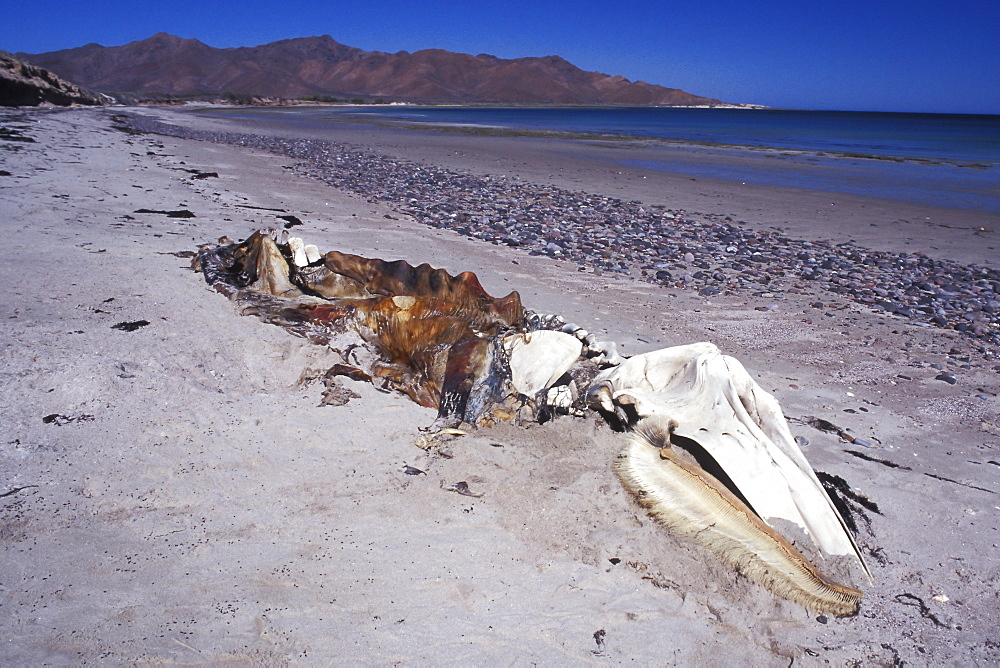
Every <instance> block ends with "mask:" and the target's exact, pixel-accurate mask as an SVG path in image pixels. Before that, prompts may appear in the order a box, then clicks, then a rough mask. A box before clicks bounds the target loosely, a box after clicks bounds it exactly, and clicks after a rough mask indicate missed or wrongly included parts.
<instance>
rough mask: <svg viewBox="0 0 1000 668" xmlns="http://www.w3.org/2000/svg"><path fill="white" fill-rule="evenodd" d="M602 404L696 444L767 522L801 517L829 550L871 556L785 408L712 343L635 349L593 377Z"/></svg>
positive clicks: (593, 389)
mask: <svg viewBox="0 0 1000 668" xmlns="http://www.w3.org/2000/svg"><path fill="white" fill-rule="evenodd" d="M588 395H589V396H590V397H591V400H592V401H593V402H594V403H596V404H597V405H599V406H600V407H601V408H602V409H604V410H607V411H613V410H614V408H615V404H618V405H625V406H632V407H633V408H634V410H635V413H636V414H637V415H638V416H639V417H640V418H644V417H649V416H654V415H655V416H657V417H659V418H661V420H660V422H659V424H668V423H669V424H670V425H671V431H670V433H671V434H676V435H678V436H684V437H686V438H690V439H691V440H693V441H695V442H697V443H698V444H699V445H701V446H702V447H703V448H705V450H707V451H708V453H709V454H710V455H712V457H714V458H715V460H716V461H717V462H718V463H719V465H720V466H721V467H722V468H723V469H724V470H725V472H726V473H727V474H728V475H729V477H730V478H731V479H732V481H733V483H734V484H735V485H736V486H737V487H738V488H739V490H740V492H741V493H742V494H743V495H744V496H745V497H746V499H747V501H748V502H749V503H750V506H751V507H752V508H753V509H754V510H755V511H756V512H757V514H758V515H760V517H762V518H763V519H764V521H771V520H773V519H775V518H780V519H785V520H788V521H790V522H794V523H795V524H797V525H798V526H800V527H801V528H802V529H803V530H805V531H806V532H807V533H808V534H809V535H810V536H811V537H812V539H813V541H814V542H815V543H816V544H817V545H818V546H819V547H820V548H822V549H823V550H824V551H826V552H827V553H828V554H842V555H853V556H854V557H856V558H857V561H858V563H859V564H860V565H861V567H862V568H863V569H864V571H865V574H866V575H869V576H870V573H869V572H868V569H867V567H866V566H865V565H864V560H863V559H862V557H861V553H860V552H859V550H858V547H857V545H856V544H855V542H854V539H853V538H852V537H851V535H850V533H849V532H848V530H847V527H846V526H845V524H844V521H843V519H842V518H841V517H840V514H839V513H838V512H837V510H836V509H835V508H834V506H833V502H832V501H831V500H830V497H829V496H828V495H827V494H826V492H825V491H824V490H823V486H822V485H821V484H820V482H819V480H818V479H817V478H816V474H815V473H814V472H813V470H812V468H811V467H810V466H809V463H808V462H807V461H806V459H805V456H804V455H803V454H802V451H801V450H800V449H799V447H798V445H797V444H796V443H795V440H794V439H793V437H792V435H791V432H790V431H789V429H788V424H787V423H786V422H785V418H784V415H783V414H782V412H781V407H780V406H779V405H778V402H777V401H775V399H774V397H772V396H771V395H770V394H768V393H767V392H765V391H764V390H763V389H762V388H761V387H760V386H759V385H757V383H756V382H755V381H754V380H753V378H751V377H750V375H749V374H748V373H747V372H746V370H745V369H744V368H743V365H742V364H740V363H739V361H737V360H736V359H734V358H732V357H728V356H726V355H723V354H722V353H721V352H720V351H719V349H718V348H716V347H715V346H714V345H713V344H711V343H695V344H691V345H687V346H676V347H674V348H665V349H663V350H658V351H655V352H651V353H646V354H644V355H636V356H634V357H632V358H630V359H628V360H625V361H623V362H622V363H621V364H620V365H618V366H617V367H614V368H612V369H608V370H607V371H605V372H603V373H601V374H600V375H599V376H597V378H595V379H594V383H593V385H592V387H591V389H590V391H589V392H588Z"/></svg>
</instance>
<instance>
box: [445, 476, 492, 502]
mask: <svg viewBox="0 0 1000 668" xmlns="http://www.w3.org/2000/svg"><path fill="white" fill-rule="evenodd" d="M441 489H443V490H444V491H446V492H455V493H457V494H461V495H462V496H471V497H473V498H475V499H481V498H482V497H483V495H482V494H476V493H475V492H473V491H472V490H471V489H469V483H467V482H465V481H464V480H462V481H460V482H456V483H452V484H450V485H444V486H442V487H441Z"/></svg>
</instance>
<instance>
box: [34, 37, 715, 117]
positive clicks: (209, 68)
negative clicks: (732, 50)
mask: <svg viewBox="0 0 1000 668" xmlns="http://www.w3.org/2000/svg"><path fill="white" fill-rule="evenodd" d="M27 57H28V58H30V60H31V61H32V62H34V63H37V64H39V65H41V66H43V67H46V68H48V69H50V70H52V71H53V72H56V73H58V74H59V75H60V76H63V77H65V78H67V79H70V80H72V81H76V82H78V83H80V84H81V85H84V86H87V87H89V88H94V89H97V90H103V91H109V92H112V91H113V92H127V93H139V94H171V95H205V94H208V95H211V94H220V93H227V92H232V93H239V94H246V95H257V96H267V97H287V98H295V97H301V96H306V95H330V96H333V97H341V98H344V97H348V98H349V97H357V96H363V97H384V98H386V99H393V100H405V101H412V102H456V103H468V102H497V103H555V104H621V105H706V104H720V103H719V101H718V100H713V99H709V98H704V97H699V96H697V95H692V94H690V93H686V92H684V91H682V90H677V89H675V88H665V87H663V86H656V85H653V84H648V83H645V82H641V81H640V82H631V81H629V80H628V79H626V78H624V77H621V76H611V75H607V74H601V73H599V72H585V71H583V70H581V69H580V68H578V67H576V66H575V65H573V64H571V63H569V62H567V61H566V60H564V59H562V58H560V57H558V56H546V57H543V58H517V59H512V60H511V59H501V58H497V57H495V56H490V55H485V54H481V55H478V56H472V55H469V54H464V53H452V52H449V51H442V50H439V49H427V50H423V51H417V52H416V53H408V52H406V51H400V52H399V53H383V52H380V51H363V50H361V49H357V48H354V47H350V46H345V45H343V44H340V43H338V42H336V41H335V40H333V39H332V38H331V37H330V36H328V35H323V36H321V37H303V38H298V39H286V40H281V41H278V42H272V43H270V44H264V45H262V46H254V47H238V48H229V49H216V48H214V47H211V46H208V45H207V44H204V43H202V42H199V41H198V40H196V39H182V38H180V37H175V36H173V35H168V34H166V33H158V34H156V35H153V36H152V37H150V38H149V39H145V40H142V41H138V42H132V43H130V44H125V45H124V46H114V47H105V46H101V45H98V44H88V45H86V46H82V47H78V48H75V49H66V50H63V51H51V52H48V53H40V54H30V55H28V56H27Z"/></svg>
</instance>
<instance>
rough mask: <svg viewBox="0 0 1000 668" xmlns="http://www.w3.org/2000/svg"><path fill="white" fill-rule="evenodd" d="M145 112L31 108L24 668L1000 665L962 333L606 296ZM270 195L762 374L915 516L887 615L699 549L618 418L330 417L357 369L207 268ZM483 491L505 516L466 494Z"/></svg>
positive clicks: (345, 232) (24, 243)
mask: <svg viewBox="0 0 1000 668" xmlns="http://www.w3.org/2000/svg"><path fill="white" fill-rule="evenodd" d="M112 113H113V112H111V111H108V110H74V111H60V112H35V113H29V114H24V115H20V117H21V119H22V120H16V118H14V117H16V116H18V114H14V115H13V116H12V115H11V114H0V116H2V119H0V123H2V124H4V125H16V126H24V127H26V128H27V129H26V130H25V133H26V134H28V135H30V136H32V137H34V138H36V139H37V143H33V144H21V143H16V144H15V143H14V142H5V141H0V169H3V170H6V171H9V172H11V176H0V220H2V221H3V226H4V228H3V232H4V237H5V239H6V243H5V244H4V245H3V246H2V247H0V278H2V281H3V284H4V286H5V292H4V296H3V298H2V299H0V323H2V330H0V331H2V334H3V348H2V373H3V375H4V382H3V384H2V389H0V414H2V415H3V416H4V418H3V425H4V432H5V433H4V434H3V435H2V437H0V472H2V478H0V494H2V495H3V496H2V497H0V504H2V505H0V507H2V512H3V515H2V519H0V554H2V557H0V642H2V649H0V663H3V664H4V665H41V664H57V665H78V664H82V663H108V664H125V663H163V662H166V663H182V664H207V663H221V662H225V661H235V662H238V663H241V664H264V665H283V664H288V663H295V664H313V663H317V664H329V663H348V664H359V663H361V664H387V663H395V662H399V663H406V664H427V663H432V664H441V663H452V664H499V663H504V664H507V663H514V664H528V663H532V662H536V663H544V664H550V665H564V664H570V663H572V664H581V663H606V662H610V663H631V662H636V663H640V664H684V665H789V663H790V662H792V661H794V662H795V663H796V664H806V665H813V664H815V665H819V664H826V663H829V664H833V665H848V664H849V665H882V664H892V663H893V662H894V661H905V662H906V663H908V664H916V665H929V664H934V665H940V664H963V665H970V664H976V663H978V664H980V665H986V664H991V663H995V662H997V660H998V658H1000V639H998V636H997V635H996V629H997V627H998V623H1000V612H998V611H1000V601H998V589H1000V568H998V560H997V542H998V525H1000V520H998V505H1000V497H998V494H997V492H998V491H1000V482H998V472H1000V466H998V465H997V464H996V462H997V461H1000V426H998V425H1000V403H998V399H997V396H996V395H997V392H998V390H1000V382H998V381H1000V374H998V373H997V371H996V370H994V369H993V365H994V364H996V362H995V361H992V362H991V361H984V360H983V359H982V358H981V357H977V356H976V353H975V352H974V347H973V346H972V345H971V344H970V343H969V342H967V341H965V340H964V339H962V338H960V337H959V336H958V335H957V334H955V333H954V332H946V331H942V330H937V329H931V328H921V327H916V326H913V325H911V324H908V323H907V322H906V321H904V320H902V319H899V318H895V317H886V316H879V315H875V314H872V313H870V312H868V311H866V310H863V309H861V308H860V307H858V306H856V305H854V304H851V303H847V302H838V301H835V300H830V298H829V296H824V297H823V299H824V300H825V301H827V304H828V306H827V307H826V308H825V309H822V310H817V309H813V308H810V307H809V306H808V304H809V303H810V302H812V301H814V298H812V297H810V296H808V295H802V296H801V299H799V300H795V299H793V298H792V297H789V298H787V299H784V300H781V301H775V300H768V299H766V298H751V297H733V298H726V299H722V298H711V299H706V298H704V297H698V296H697V295H695V294H693V293H689V292H683V291H681V292H678V291H676V290H666V289H661V288H658V287H655V286H652V285H648V284H643V283H639V282H634V281H632V280H630V279H624V278H617V277H611V278H609V277H595V276H593V275H589V274H588V275H583V274H580V273H578V272H576V271H575V266H568V265H565V264H563V263H560V262H558V261H554V260H550V259H547V258H541V257H528V256H526V255H524V254H522V253H518V252H517V251H516V250H515V249H509V248H504V247H499V246H492V245H489V244H485V243H482V242H476V241H471V240H468V239H465V238H462V237H460V236H458V235H455V234H452V233H450V232H444V231H440V230H430V229H428V228H425V227H423V226H420V225H417V224H415V223H413V222H412V221H410V220H407V219H406V218H405V217H402V216H400V214H398V213H397V212H395V211H393V210H392V209H391V208H388V207H387V206H383V205H379V204H369V203H367V202H365V201H364V199H363V198H360V197H357V196H353V195H350V194H347V193H344V192H339V191H337V190H334V189H331V188H329V187H327V186H324V185H322V184H319V183H316V182H312V181H309V180H304V179H301V178H296V177H294V176H293V175H292V174H291V173H290V171H289V170H287V169H285V168H284V167H285V166H287V165H289V164H291V161H290V160H289V159H287V158H280V157H275V156H271V155H266V154H260V153H256V152H253V151H247V150H244V149H239V148H236V147H231V146H217V145H209V144H200V143H196V142H190V141H182V140H177V139H172V138H162V137H157V136H129V135H126V134H124V133H122V132H119V131H116V130H112V129H110V128H111V122H110V116H111V114H112ZM466 139H468V138H463V141H464V140H466ZM15 148H16V150H14V149H15ZM187 169H199V170H203V171H216V172H218V173H219V177H218V178H209V179H204V180H192V179H191V178H190V177H191V174H190V173H189V172H187V171H185V170H187ZM601 186H602V184H600V183H596V182H595V183H594V184H593V187H595V188H596V187H601ZM579 187H580V188H581V189H588V184H587V183H582V184H580V186H579ZM249 207H267V208H280V209H283V210H284V211H285V212H286V213H289V214H293V215H296V216H298V217H299V218H301V219H302V220H303V221H304V222H305V225H304V226H302V227H298V228H295V231H296V232H299V233H300V234H301V236H303V237H304V238H305V239H306V241H307V242H308V243H315V244H317V245H318V246H319V247H320V248H321V249H324V250H326V249H339V250H344V251H349V252H357V253H362V254H365V255H370V256H379V257H383V258H385V259H395V258H402V259H406V260H409V261H411V262H423V261H427V262H430V263H431V264H432V265H435V266H443V267H445V268H447V269H449V270H451V271H453V272H454V271H461V270H473V271H475V272H476V273H477V274H478V275H479V276H480V278H481V280H482V283H483V285H484V286H485V287H486V289H487V290H488V291H490V292H491V293H492V294H495V295H501V294H506V293H507V292H508V291H509V290H511V289H517V290H519V291H520V292H521V295H522V298H523V300H524V302H525V304H526V305H528V306H529V307H531V308H534V309H536V310H540V311H549V312H557V313H561V314H564V315H565V316H566V317H567V318H568V319H571V320H574V321H576V322H578V323H580V324H581V325H583V326H585V327H587V328H588V329H590V330H591V331H595V332H598V333H599V334H601V335H602V336H606V337H607V338H609V339H613V340H617V341H619V342H620V343H621V344H623V352H626V353H637V352H642V351H646V350H651V349H655V348H659V347H663V346H666V345H674V344H680V343H688V342H692V341H698V340H705V339H709V340H712V341H714V342H715V343H717V344H718V345H719V346H720V347H722V348H723V349H724V350H725V351H726V352H729V353H731V354H734V355H736V356H737V357H739V358H740V359H741V360H742V361H743V362H744V364H745V365H746V366H747V368H748V369H750V370H751V372H752V373H754V375H755V377H756V378H758V382H760V383H761V384H762V385H763V386H764V387H765V389H768V390H769V391H772V392H773V393H774V394H775V395H776V396H777V397H778V399H779V400H780V401H781V402H782V405H783V407H784V409H785V413H786V415H787V416H789V417H790V418H792V419H793V424H792V427H793V432H794V433H795V434H797V435H801V436H804V437H806V438H807V439H808V440H809V445H808V446H806V447H805V448H804V451H805V453H806V456H807V457H808V458H809V459H810V461H811V463H812V464H813V466H814V467H815V468H816V469H818V470H820V471H823V472H826V473H828V474H831V475H836V476H840V477H842V478H844V479H845V480H846V481H848V483H849V484H850V486H851V488H852V489H853V490H854V491H855V492H857V493H858V494H860V495H863V496H864V497H867V498H868V499H870V500H871V501H873V502H875V503H877V504H878V507H879V509H880V510H881V513H882V514H875V513H869V517H870V518H871V527H870V529H869V528H868V527H866V526H865V525H864V523H863V522H862V526H861V530H860V533H859V535H858V539H859V542H860V543H861V544H862V545H863V546H864V547H865V548H866V551H870V550H875V551H876V552H877V553H878V554H880V555H883V557H884V559H883V561H884V563H882V562H880V561H878V560H876V559H874V558H872V559H870V560H869V565H870V567H871V568H872V571H873V573H874V577H875V582H874V584H873V585H871V586H867V585H864V583H861V582H856V584H858V585H861V588H862V589H865V591H866V597H865V599H864V601H863V603H862V608H861V612H860V614H859V615H858V616H857V617H855V618H851V619H842V620H837V619H828V620H827V619H824V620H823V621H822V622H821V621H817V620H816V619H815V618H814V617H813V616H810V615H809V614H807V613H806V612H805V611H804V610H802V609H800V608H798V607H797V606H795V605H793V604H791V603H788V602H785V601H782V600H779V599H776V598H775V597H774V596H772V595H771V594H769V593H768V592H766V591H764V590H762V589H760V588H759V587H757V586H755V585H753V584H750V583H748V582H747V581H746V580H745V579H744V578H742V577H741V576H739V575H737V574H734V573H731V572H729V571H727V570H726V569H725V568H723V567H722V566H720V565H719V563H718V561H717V560H716V559H715V557H713V556H712V555H711V554H707V553H705V552H704V551H702V550H700V549H699V548H696V547H694V546H691V545H688V544H686V543H684V542H681V541H678V540H675V539H673V538H671V537H670V536H668V535H667V534H666V533H665V532H664V531H663V530H661V529H659V528H658V527H656V526H655V525H654V524H653V523H652V522H651V521H650V520H649V519H648V518H647V517H646V516H645V514H644V512H643V511H642V510H641V509H640V508H639V507H638V506H637V505H636V504H635V503H634V502H633V501H632V499H631V498H630V497H629V496H628V495H627V494H626V493H625V491H624V490H623V489H622V486H621V484H620V483H619V482H618V481H617V479H616V478H615V477H614V475H613V473H612V471H611V462H612V460H613V458H614V456H615V454H617V452H618V451H619V449H620V448H621V446H622V443H623V438H622V435H621V434H617V433H614V432H613V431H611V430H610V429H609V428H608V427H607V426H605V425H604V424H602V423H600V422H599V421H598V420H597V419H596V418H592V417H591V418H586V419H571V418H562V419H559V420H556V421H554V422H551V423H548V424H546V425H543V426H534V427H531V428H516V427H514V426H504V427H501V428H497V429H493V430H480V431H478V432H476V433H473V434H471V435H469V436H467V437H464V438H462V439H459V440H457V441H455V442H453V443H452V444H450V445H449V447H448V449H449V451H450V454H451V455H452V456H451V458H447V457H441V456H433V455H430V454H427V453H425V452H424V451H422V450H420V449H419V448H417V447H416V446H415V441H416V438H417V436H418V431H417V429H418V427H420V426H425V425H427V424H429V423H430V422H431V421H432V420H433V417H434V412H433V411H432V410H429V409H425V408H421V407H419V406H416V405H414V404H412V403H410V402H409V401H408V400H407V399H406V398H405V397H402V396H395V395H388V394H383V393H380V392H378V391H376V390H375V389H374V388H372V387H371V386H369V385H365V384H361V383H348V386H349V387H350V388H351V389H353V390H354V391H356V392H357V393H359V394H360V395H361V398H360V399H354V400H352V401H351V402H350V403H349V404H348V405H346V406H342V407H331V406H323V407H321V406H319V404H320V396H321V394H322V390H323V387H322V384H321V383H320V382H318V381H316V380H315V378H316V376H317V375H320V374H321V373H322V372H323V371H324V370H325V368H326V367H325V366H324V364H325V362H326V359H325V355H324V351H323V350H322V349H320V348H318V347H316V346H312V345H310V344H308V343H306V342H305V341H303V340H301V339H297V338H294V337H292V336H291V335H289V334H288V333H287V332H285V331H284V330H281V329H279V328H277V327H274V326H270V325H265V324H262V323H261V322H259V321H258V320H256V319H255V318H252V317H240V316H239V315H238V314H237V313H236V312H235V311H234V309H233V307H232V305H231V304H230V303H229V302H228V301H227V300H226V299H225V298H224V297H222V296H220V295H218V294H216V293H215V292H213V291H212V290H211V289H210V288H209V287H208V286H207V285H205V283H204V281H203V279H202V278H201V276H200V275H198V274H196V273H194V272H192V271H190V270H189V269H188V268H187V266H188V263H189V260H188V259H185V258H180V257H177V256H175V255H173V254H174V253H177V252H180V251H190V250H194V249H195V248H196V246H197V244H199V243H204V242H207V241H211V240H213V239H215V238H217V237H219V236H221V235H223V234H228V235H230V236H232V237H234V238H236V237H240V238H242V237H244V236H246V235H247V234H249V233H250V232H251V231H253V230H254V229H257V228H259V227H266V226H274V225H277V224H280V223H281V222H282V221H280V220H278V219H277V218H275V216H276V215H277V212H273V211H266V210H262V209H259V208H249ZM140 208H148V209H162V210H175V209H187V210H190V211H192V212H193V213H194V214H195V215H196V217H195V218H191V219H174V218H168V217H166V216H164V215H159V214H139V213H135V211H136V210H137V209H140ZM387 213H388V214H390V215H393V216H395V217H396V219H392V220H390V219H386V218H385V217H384V215H385V214H387ZM819 227H821V226H818V227H817V228H816V229H817V230H818V229H819ZM806 232H808V229H806ZM941 234H948V231H947V230H943V231H942V232H941ZM956 235H957V233H956ZM948 241H949V243H952V242H953V243H954V244H955V245H957V246H961V245H962V244H963V243H965V244H966V245H969V244H970V243H975V240H968V239H966V240H965V241H963V240H962V239H958V240H952V239H951V238H950V237H949V240H948ZM767 306H773V307H774V308H773V309H770V310H766V311H760V310H756V307H767ZM824 313H829V314H830V315H824ZM139 320H146V321H148V322H149V323H150V324H149V325H147V326H143V327H139V328H138V329H136V330H135V331H131V332H128V331H121V330H117V329H113V328H112V326H113V325H115V324H117V323H121V322H135V321H139ZM952 350H954V351H955V352H954V354H953V355H951V356H949V355H948V353H949V351H952ZM964 356H970V357H969V361H968V365H969V367H970V368H967V369H966V368H959V366H957V365H961V364H964V363H965V362H964V361H963V360H962V358H963V357H964ZM930 363H937V364H941V365H942V366H944V367H945V368H947V369H950V370H951V372H952V373H953V374H954V375H955V376H956V377H957V378H958V383H957V384H955V385H949V384H947V383H944V382H941V381H938V380H935V379H934V378H935V376H936V375H937V374H938V373H940V372H939V371H938V370H936V369H934V368H931V367H930V366H927V364H930ZM898 374H904V375H907V376H910V377H911V378H912V380H904V379H901V378H899V377H898ZM845 411H851V412H845ZM52 415H58V416H62V417H59V418H52V419H51V421H49V422H46V421H44V420H43V418H45V417H46V416H52ZM805 416H816V417H820V418H823V419H826V420H829V421H831V422H833V423H835V424H837V425H839V426H840V427H842V428H845V429H851V430H852V431H853V433H854V434H855V435H857V436H858V437H860V438H863V439H867V440H869V441H872V443H873V445H874V446H875V447H873V448H870V449H869V448H864V447H860V446H855V445H848V444H846V443H843V442H841V441H840V440H839V439H837V437H836V436H833V435H831V434H825V433H822V432H819V431H817V430H815V429H812V428H810V427H808V426H805V425H803V424H799V423H796V422H795V420H796V419H799V418H803V417H805ZM845 450H854V451H861V452H863V454H865V455H866V456H869V457H871V458H875V459H883V460H886V461H890V462H892V463H894V464H897V465H898V467H897V468H891V467H889V466H886V465H883V464H880V463H877V462H874V461H867V460H864V459H859V458H857V457H854V456H851V455H849V454H846V453H845ZM406 465H409V466H412V467H416V468H418V469H420V470H422V471H424V472H425V473H424V474H422V475H413V476H411V475H406V474H405V473H404V467H405V466H406ZM904 467H905V468H904ZM944 478H946V479H947V480H945V479H944ZM458 481H466V482H467V483H468V485H469V487H470V488H471V489H472V490H473V491H474V492H476V493H481V494H482V495H483V496H482V497H481V498H471V497H466V496H461V495H459V494H456V493H454V492H449V491H445V490H444V489H443V486H446V485H449V484H451V483H454V482H458ZM611 560H616V561H617V560H620V561H618V563H612V561H611ZM824 568H827V570H830V571H831V572H835V573H837V574H838V575H843V574H844V573H843V571H842V570H840V569H838V568H837V566H836V565H835V564H827V566H825V567H824ZM935 597H937V598H936V599H935ZM921 606H923V607H921ZM598 639H599V640H598Z"/></svg>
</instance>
